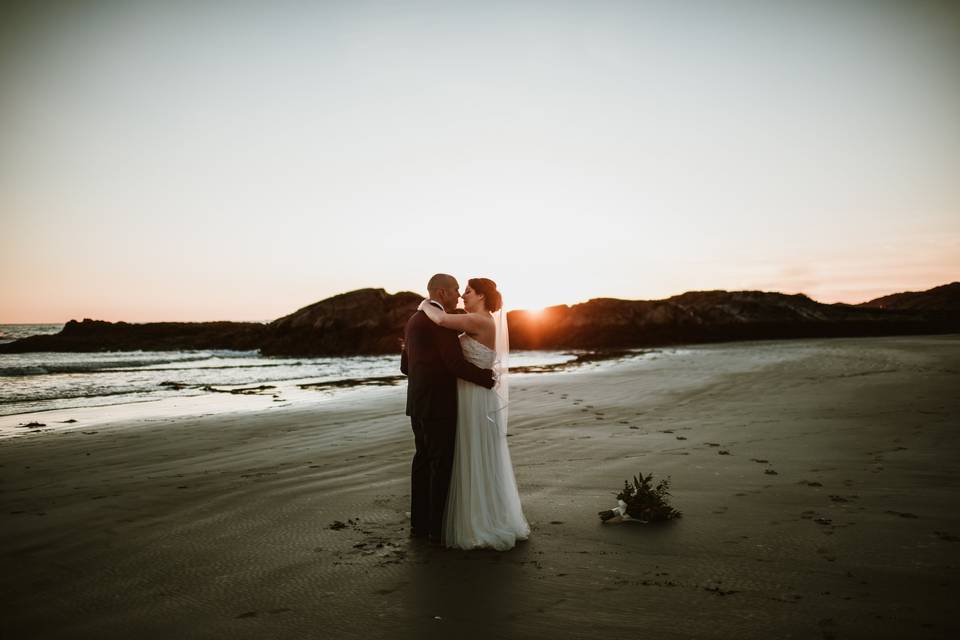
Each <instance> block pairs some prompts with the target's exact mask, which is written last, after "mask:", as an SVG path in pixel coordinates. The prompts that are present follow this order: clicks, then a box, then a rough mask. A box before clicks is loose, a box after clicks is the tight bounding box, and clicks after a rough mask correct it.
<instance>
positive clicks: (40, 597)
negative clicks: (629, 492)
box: [0, 337, 960, 639]
mask: <svg viewBox="0 0 960 640" xmlns="http://www.w3.org/2000/svg"><path fill="white" fill-rule="evenodd" d="M517 378H518V379H517V380H516V381H512V385H511V401H512V402H511V414H510V432H509V436H508V437H509V438H510V447H511V454H512V456H513V462H514V468H515V471H516V475H517V482H518V485H519V488H520V493H521V499H522V501H523V506H524V511H525V514H526V516H527V519H528V520H529V521H530V523H531V527H532V529H533V531H532V534H531V538H530V540H529V541H528V542H525V543H522V544H520V545H519V546H518V547H517V548H516V549H514V550H512V551H509V552H503V553H497V552H493V551H474V552H461V551H448V550H434V549H430V548H428V547H423V546H421V545H418V544H416V543H412V542H410V541H409V540H408V539H407V538H406V527H407V520H406V517H405V512H406V511H408V510H409V506H408V495H409V493H408V482H409V477H408V475H409V463H410V457H411V455H412V444H413V443H412V436H411V435H410V428H409V422H408V421H407V419H406V418H405V417H404V416H403V415H402V414H403V387H402V386H399V387H376V388H368V389H361V390H360V391H359V392H356V393H351V394H348V395H338V396H334V397H333V398H332V399H331V400H330V401H329V402H325V403H322V404H317V405H314V406H311V407H287V408H283V409H279V410H274V409H270V410H264V411H259V412H247V413H243V414H238V415H214V416H206V417H201V418H184V419H177V420H169V421H165V422H164V423H163V425H162V428H160V427H159V425H141V426H143V427H145V428H136V429H130V428H126V427H127V426H129V425H127V424H124V423H117V424H116V425H115V426H114V427H113V428H104V429H102V430H99V429H98V430H97V432H96V433H92V434H85V433H83V432H82V431H81V430H79V429H78V430H67V431H63V432H57V433H45V434H37V435H32V436H30V437H24V438H14V439H7V440H3V441H0V473H2V477H3V483H2V491H3V495H4V503H5V508H4V510H3V512H2V514H0V517H2V519H3V526H2V527H0V549H2V552H0V553H2V554H3V556H4V565H5V566H6V567H9V570H8V571H5V573H4V575H3V577H0V582H2V584H3V586H4V588H5V591H6V592H7V593H9V594H10V596H9V597H8V603H7V604H8V607H9V612H8V613H7V614H6V615H5V616H4V617H3V619H2V621H0V631H3V632H4V635H7V634H9V635H10V636H11V637H19V636H24V635H31V636H36V637H80V636H84V637H86V636H89V637H102V638H122V637H127V636H129V635H134V634H135V635H137V636H138V637H142V638H168V637H181V636H190V637H223V636H231V637H238V638H258V637H265V636H266V637H315V636H316V635H317V634H322V635H325V636H328V637H344V638H369V637H387V636H389V637H398V638H424V637H426V638H433V637H436V638H439V637H445V638H449V637H451V636H463V637H503V636H510V637H519V638H557V637H599V636H602V635H604V634H624V633H631V634H636V633H637V629H643V630H644V633H647V634H649V633H655V634H656V635H657V636H658V637H664V638H718V639H719V638H730V637H738V638H769V637H790V636H793V637H836V638H842V637H871V638H900V637H918V638H938V637H948V636H950V635H953V634H956V633H958V632H960V624H958V623H957V622H956V621H955V619H954V618H953V617H952V616H950V615H949V612H950V611H951V610H952V602H953V601H954V600H955V596H956V593H957V588H958V585H957V583H956V580H955V578H954V577H953V573H955V569H956V567H957V566H960V516H958V515H957V513H956V509H955V504H956V499H957V496H958V495H960V473H958V472H960V442H958V439H957V438H956V434H955V421H956V417H957V415H960V398H958V397H957V394H956V388H957V382H958V381H960V339H958V338H957V337H949V338H944V337H910V338H904V337H898V338H876V339H874V338H858V339H831V340H809V341H783V342H780V341H777V342H774V343H765V344H757V343H740V344H735V345H731V344H722V345H716V344H714V345H703V346H699V347H697V348H696V349H690V350H687V349H684V350H681V352H679V353H677V354H674V355H671V356H670V357H665V356H663V355H657V354H653V355H651V356H650V357H649V358H644V359H638V360H628V361H624V362H619V363H614V364H612V365H609V366H604V367H600V368H586V369H581V370H576V371H571V372H564V373H560V374H556V373H552V374H540V375H524V376H522V377H521V376H517ZM252 398H253V399H256V396H253V397H252ZM721 452H726V453H721ZM637 472H643V473H651V472H653V473H654V474H655V477H656V478H661V477H666V476H670V477H671V479H672V482H673V487H672V500H671V502H672V504H673V505H674V506H675V507H676V508H678V509H680V510H681V511H682V512H683V518H681V519H680V520H677V521H674V522H670V523H667V524H666V526H654V525H639V524H634V523H623V524H616V525H602V524H600V522H599V519H598V518H597V512H598V511H599V510H601V509H604V508H609V507H611V506H613V504H614V498H613V494H615V493H616V491H617V490H618V489H619V488H620V487H621V486H622V483H623V481H624V480H625V479H626V478H629V477H631V476H633V475H634V474H636V473H637ZM768 472H772V473H768ZM338 521H339V522H340V523H344V524H345V525H346V526H343V527H336V526H334V525H335V524H336V523H337V522H338Z"/></svg>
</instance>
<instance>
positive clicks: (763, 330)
mask: <svg viewBox="0 0 960 640" xmlns="http://www.w3.org/2000/svg"><path fill="white" fill-rule="evenodd" d="M508 318H509V326H510V346H511V348H513V349H572V348H583V349H585V348H613V347H640V346H653V345H662V344H679V343H695V342H720V341H727V340H759V339H785V338H810V337H833V336H868V335H895V334H923V333H945V332H952V331H958V330H960V322H956V321H955V319H950V318H944V317H940V316H937V315H931V314H929V313H925V312H916V311H890V310H886V309H876V308H869V307H859V306H851V305H842V304H832V305H831V304H821V303H819V302H815V301H813V300H811V299H810V298H808V297H807V296H805V295H802V294H798V295H785V294H782V293H769V292H763V291H691V292H688V293H684V294H682V295H678V296H673V297H671V298H667V299H665V300H653V301H647V300H636V301H632V300H616V299H611V298H600V299H595V300H590V301H589V302H585V303H582V304H577V305H573V306H566V305H561V306H556V307H549V308H548V309H546V310H544V311H542V312H540V313H530V312H527V311H513V312H511V313H510V314H509V316H508Z"/></svg>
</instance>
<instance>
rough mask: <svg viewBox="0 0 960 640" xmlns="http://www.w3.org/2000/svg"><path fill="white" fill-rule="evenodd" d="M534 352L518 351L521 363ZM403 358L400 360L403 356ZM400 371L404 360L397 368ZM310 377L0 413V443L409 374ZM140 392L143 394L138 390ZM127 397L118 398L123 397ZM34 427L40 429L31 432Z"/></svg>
mask: <svg viewBox="0 0 960 640" xmlns="http://www.w3.org/2000/svg"><path fill="white" fill-rule="evenodd" d="M654 351H656V350H649V349H637V350H632V351H630V350H622V349H617V350H588V351H582V352H579V353H575V352H573V351H568V352H560V354H561V355H564V356H572V357H573V359H571V360H566V361H563V362H558V363H552V364H545V365H520V366H518V367H512V368H511V372H512V373H513V374H514V375H520V374H541V373H549V372H558V371H570V370H575V369H578V368H582V367H585V366H593V365H596V364H603V363H611V362H617V361H620V360H623V359H624V358H629V357H642V356H644V355H646V354H648V353H652V352H654ZM528 353H533V354H540V353H542V352H523V351H521V352H518V355H519V356H520V358H521V361H522V359H523V357H524V356H527V354H528ZM398 358H399V356H398ZM397 369H398V370H399V361H398V364H397ZM309 380H310V378H294V379H284V380H276V381H273V382H272V383H270V384H254V385H249V384H237V385H231V384H194V385H190V384H181V383H174V382H162V383H160V387H166V388H171V389H174V390H177V391H180V390H184V389H187V390H190V391H195V392H196V393H191V394H189V395H179V396H172V397H163V398H143V399H139V400H121V401H118V402H103V403H100V404H92V405H87V406H77V407H67V408H60V407H57V408H50V409H42V410H28V411H22V412H18V413H9V414H5V415H0V440H2V439H4V438H10V437H17V436H20V435H23V434H25V433H49V432H52V431H55V430H57V429H62V428H64V427H61V426H59V425H64V424H74V425H75V424H76V423H80V422H83V423H85V424H87V425H88V426H93V425H106V424H110V423H113V422H118V421H124V420H131V419H134V420H148V421H156V420H162V419H165V418H174V417H176V418H183V417H190V416H197V417H199V416H205V415H211V414H221V413H222V414H228V413H236V412H245V411H262V410H267V409H270V408H280V407H288V406H294V405H301V406H302V405H312V404H313V403H323V402H327V401H328V400H329V398H330V397H331V395H336V394H341V393H344V392H349V391H353V390H357V389H363V388H369V387H380V386H398V385H402V384H404V381H405V380H406V376H403V375H401V374H397V375H391V376H371V377H365V378H343V379H335V380H322V381H319V382H310V381H309ZM133 393H135V394H138V393H140V392H133ZM123 395H125V394H118V397H122V396H123ZM238 396H247V397H250V396H260V397H262V398H264V400H263V401H256V400H240V399H237V397H238ZM108 397H110V396H103V395H99V396H92V397H91V399H102V398H108ZM30 424H38V425H39V426H37V427H33V428H30V427H29V425H30Z"/></svg>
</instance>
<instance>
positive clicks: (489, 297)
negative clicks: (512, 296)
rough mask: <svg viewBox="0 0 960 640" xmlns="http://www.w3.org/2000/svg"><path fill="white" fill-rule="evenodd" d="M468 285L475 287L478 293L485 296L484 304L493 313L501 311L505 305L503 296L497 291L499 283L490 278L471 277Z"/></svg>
mask: <svg viewBox="0 0 960 640" xmlns="http://www.w3.org/2000/svg"><path fill="white" fill-rule="evenodd" d="M467 285H468V286H469V287H470V288H471V289H473V290H474V291H475V292H476V294H477V295H479V296H483V306H484V307H486V308H487V311H490V312H491V313H493V312H495V311H499V310H500V307H502V306H503V297H502V296H501V295H500V292H499V291H497V283H496V282H494V281H493V280H490V279H489V278H470V279H469V280H467Z"/></svg>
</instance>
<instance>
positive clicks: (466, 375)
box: [400, 304, 493, 540]
mask: <svg viewBox="0 0 960 640" xmlns="http://www.w3.org/2000/svg"><path fill="white" fill-rule="evenodd" d="M436 306H437V307H440V305H439V304H437V305H436ZM441 308H442V307H441ZM400 371H402V372H403V373H404V374H406V376H407V378H408V380H407V415H408V416H410V424H411V425H412V426H413V437H414V443H415V445H416V453H415V454H414V456H413V468H412V472H411V481H410V528H411V532H412V534H413V535H415V536H422V535H429V536H430V538H431V539H433V540H439V539H440V534H441V530H442V527H443V509H444V507H445V506H446V503H447V491H448V490H449V488H450V472H451V469H452V468H453V449H454V444H455V441H456V433H457V378H463V379H464V380H467V381H469V382H473V383H475V384H478V385H481V386H483V387H486V388H488V389H490V388H492V387H493V372H492V371H490V369H481V368H479V367H476V366H474V365H472V364H470V363H469V362H467V361H466V360H464V359H463V352H462V351H461V350H460V340H459V339H458V338H457V332H456V331H454V330H451V329H444V328H443V327H441V326H439V325H436V324H434V323H433V322H432V321H431V320H430V318H428V317H427V315H426V314H425V313H423V312H422V311H417V312H416V313H415V314H413V316H411V317H410V319H409V320H408V321H407V326H406V329H405V331H404V349H403V353H402V355H401V356H400Z"/></svg>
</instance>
